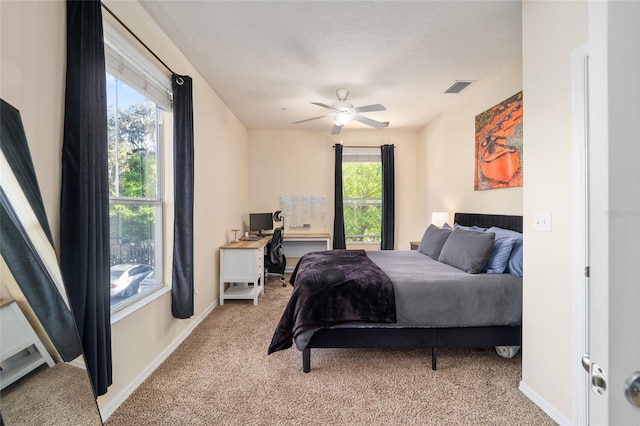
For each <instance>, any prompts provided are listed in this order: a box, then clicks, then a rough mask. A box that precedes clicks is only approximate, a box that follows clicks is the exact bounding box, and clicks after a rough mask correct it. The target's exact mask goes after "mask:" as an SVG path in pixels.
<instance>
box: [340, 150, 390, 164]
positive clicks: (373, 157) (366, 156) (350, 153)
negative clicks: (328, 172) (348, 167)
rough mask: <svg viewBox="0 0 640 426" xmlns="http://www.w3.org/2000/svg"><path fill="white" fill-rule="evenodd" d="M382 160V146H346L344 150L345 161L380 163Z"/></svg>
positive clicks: (343, 160)
mask: <svg viewBox="0 0 640 426" xmlns="http://www.w3.org/2000/svg"><path fill="white" fill-rule="evenodd" d="M381 161H382V155H381V151H380V148H369V147H367V148H364V147H363V148H356V147H344V148H343V150H342V162H343V163H379V162H381Z"/></svg>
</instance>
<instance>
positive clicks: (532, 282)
mask: <svg viewBox="0 0 640 426" xmlns="http://www.w3.org/2000/svg"><path fill="white" fill-rule="evenodd" d="M108 5H109V6H110V8H112V10H114V12H115V13H116V14H118V15H119V16H120V17H121V18H122V19H123V20H124V21H125V22H126V23H127V25H129V26H130V27H131V28H132V29H133V30H134V31H135V32H136V33H137V34H138V35H139V36H140V37H141V38H142V39H143V40H144V41H145V43H147V44H148V45H149V46H150V47H151V48H152V49H153V50H154V51H155V52H156V53H157V54H158V55H159V56H160V57H161V58H163V60H164V61H165V62H167V63H168V64H169V65H170V66H171V67H172V68H174V69H175V70H176V71H177V72H179V73H182V74H189V75H191V76H192V77H193V78H194V104H195V105H194V111H195V112H194V114H195V115H194V120H195V137H196V147H195V157H196V176H195V178H196V179H195V182H196V199H195V236H196V240H195V256H196V259H195V261H196V263H195V285H196V318H197V317H198V315H201V314H202V313H203V312H205V310H207V309H208V308H209V307H210V306H212V305H213V304H214V303H216V298H217V285H216V283H217V276H218V270H217V268H218V261H217V252H218V251H217V249H216V247H218V246H219V245H220V244H222V243H224V242H226V241H227V239H228V238H229V237H230V233H229V230H230V229H231V228H234V227H239V228H245V229H246V227H247V222H248V216H247V212H249V211H259V210H265V211H273V210H276V209H278V207H279V196H280V195H283V194H288V195H302V194H320V195H326V196H327V201H328V204H329V205H328V212H329V217H328V219H327V226H326V228H327V229H326V231H327V232H331V230H332V215H331V212H332V211H333V149H332V148H331V146H332V145H333V144H334V143H335V142H337V141H338V140H339V139H333V138H331V136H330V135H329V134H328V133H329V132H328V131H318V132H305V131H249V132H247V131H246V130H245V129H244V127H243V126H242V125H241V124H240V123H239V122H238V120H237V119H236V118H235V117H234V116H233V115H232V114H231V113H230V111H229V110H228V108H226V106H225V105H224V104H223V103H222V101H221V100H220V98H219V97H218V96H217V95H216V94H215V93H214V92H213V90H211V88H210V87H209V86H207V85H206V83H205V82H204V81H203V80H202V78H201V77H200V76H199V75H198V73H197V72H196V71H195V70H194V69H193V67H192V66H191V65H190V64H189V63H188V62H187V61H186V59H185V58H184V57H183V56H182V55H181V54H180V52H179V51H178V50H177V48H175V46H174V45H173V44H172V43H171V41H170V40H169V39H168V38H167V37H166V36H165V35H164V34H163V33H162V32H161V31H160V30H159V29H158V28H157V26H156V25H155V24H154V23H153V22H152V21H151V19H150V18H149V17H148V16H147V15H146V13H145V12H144V11H143V10H142V8H141V7H140V6H139V5H138V4H137V3H136V2H130V1H127V2H119V1H109V2H108ZM0 10H1V14H0V17H1V18H0V19H1V22H0V24H1V25H0V29H1V31H2V33H1V36H2V37H1V43H2V45H1V51H0V59H1V60H2V63H1V73H0V96H2V98H4V99H5V100H6V101H8V102H9V103H11V104H13V105H14V106H15V107H17V108H18V109H20V111H21V113H22V118H23V121H24V125H25V129H26V133H27V138H28V141H29V145H30V147H31V152H32V156H33V160H34V165H35V169H36V173H37V176H38V180H39V183H40V187H41V190H42V193H43V198H44V204H45V208H46V210H47V214H48V217H49V221H50V225H51V228H52V231H53V234H54V236H55V237H54V238H55V241H56V243H57V241H58V233H59V194H60V164H61V160H60V157H61V154H60V153H61V147H62V123H63V109H64V76H65V63H64V57H65V32H64V31H65V8H64V2H62V1H45V2H7V1H2V2H0ZM586 39H587V24H586V4H585V3H584V2H529V1H527V2H524V5H523V62H522V65H521V64H520V63H519V62H518V63H513V64H507V65H506V66H505V67H503V68H502V69H501V70H500V71H498V72H497V73H496V74H495V75H494V76H493V78H491V79H490V80H488V81H484V82H479V83H476V84H474V85H472V86H470V87H469V88H468V89H466V90H465V91H464V92H462V93H461V94H460V95H457V96H460V102H459V103H458V105H457V106H455V107H453V108H451V109H450V110H448V111H446V112H445V113H443V114H442V115H441V116H440V117H438V118H437V119H435V120H433V121H432V122H430V123H429V124H428V125H427V126H425V128H424V129H422V130H420V131H419V132H401V131H394V130H393V129H386V130H384V131H382V132H379V131H368V130H345V131H343V134H342V135H341V137H340V139H341V140H343V143H344V144H345V145H379V144H383V143H393V144H395V145H396V182H397V184H396V196H397V206H396V247H397V248H399V249H408V247H409V246H408V241H410V240H415V239H419V238H420V237H421V235H422V232H423V230H424V228H425V227H426V225H427V224H428V223H429V218H430V214H431V212H432V211H440V210H447V211H449V212H450V213H453V212H454V211H463V210H464V211H472V212H485V213H491V212H502V213H507V214H520V213H523V214H524V217H525V238H526V240H527V245H526V249H525V269H526V270H527V274H526V276H525V280H524V285H525V297H524V305H525V309H524V348H523V376H522V381H523V383H524V384H525V385H526V386H527V387H529V388H530V389H531V390H532V391H533V392H535V394H536V395H537V396H539V397H540V398H541V401H538V402H543V403H546V404H549V406H550V407H551V408H552V409H554V410H557V412H558V413H560V415H561V416H563V417H565V418H566V419H570V418H571V408H572V406H571V404H572V401H571V396H572V388H571V386H572V376H571V374H572V373H571V371H572V369H571V363H572V362H574V361H575V360H572V359H571V357H572V353H571V327H572V324H571V315H572V297H571V269H570V268H571V266H570V265H571V250H572V247H571V233H570V229H571V228H570V226H571V215H572V206H571V188H572V186H571V185H572V182H571V166H570V165H571V155H572V153H571V115H570V114H571V98H570V96H571V81H570V54H571V50H573V49H574V48H576V47H578V46H579V45H580V44H582V43H584V42H586ZM43 70H46V72H43ZM521 89H524V105H525V106H524V108H525V119H524V134H525V144H524V164H525V165H526V171H525V176H524V182H525V186H524V188H512V189H502V190H493V191H482V192H474V191H473V175H472V174H473V155H474V152H473V149H474V148H473V140H474V137H473V133H474V129H473V125H474V117H475V115H477V114H478V113H480V112H482V111H484V110H485V109H487V108H489V107H491V106H493V105H495V104H496V103H498V102H500V101H502V100H504V99H505V98H507V97H509V96H511V95H513V94H514V93H516V92H518V91H519V90H521ZM169 177H170V176H169ZM167 189H168V190H169V192H171V191H170V189H171V188H167ZM537 211H550V212H551V214H552V232H551V233H540V232H535V231H533V230H532V229H531V226H530V224H531V222H532V215H533V213H534V212H537ZM169 216H170V215H169ZM166 219H167V222H168V223H167V227H168V228H169V227H170V225H171V224H170V223H169V218H166ZM314 231H324V230H322V229H316V230H314ZM167 239H168V240H170V235H168V236H167ZM196 318H194V319H191V320H175V319H173V318H172V316H171V313H170V296H169V295H168V294H166V295H164V296H162V297H161V298H159V299H157V300H156V301H154V302H153V303H151V304H149V305H147V306H146V307H144V308H143V309H141V310H139V311H138V312H136V313H134V314H132V315H130V316H129V317H126V318H125V319H123V320H122V321H120V322H118V323H117V324H115V325H114V327H113V361H114V385H113V386H112V387H111V388H110V389H109V392H108V393H107V395H105V396H104V397H101V398H100V405H101V407H103V408H104V407H111V408H113V407H114V404H117V403H118V402H119V400H118V399H119V398H121V397H122V396H126V394H127V392H130V391H132V390H133V389H132V386H135V384H136V382H137V381H138V380H140V378H141V377H143V376H144V374H145V373H146V372H148V368H150V366H152V365H153V364H154V362H157V361H158V359H159V358H161V357H162V356H163V355H164V354H165V353H166V351H167V350H169V348H170V347H171V346H172V345H173V344H175V343H176V341H177V340H178V339H179V338H180V336H181V334H183V333H184V332H185V331H186V330H187V329H188V327H189V326H190V325H191V324H193V322H194V320H195V319H196ZM550 378H552V379H553V380H552V383H553V385H552V386H550V385H549V383H551V382H550Z"/></svg>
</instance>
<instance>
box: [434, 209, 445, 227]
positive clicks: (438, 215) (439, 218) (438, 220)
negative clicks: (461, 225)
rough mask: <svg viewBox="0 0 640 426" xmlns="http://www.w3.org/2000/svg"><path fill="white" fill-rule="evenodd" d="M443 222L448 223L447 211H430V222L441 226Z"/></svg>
mask: <svg viewBox="0 0 640 426" xmlns="http://www.w3.org/2000/svg"><path fill="white" fill-rule="evenodd" d="M445 223H449V213H448V212H433V213H431V224H433V225H435V226H439V227H442V225H444V224H445Z"/></svg>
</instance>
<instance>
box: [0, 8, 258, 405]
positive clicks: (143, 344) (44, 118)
mask: <svg viewBox="0 0 640 426" xmlns="http://www.w3.org/2000/svg"><path fill="white" fill-rule="evenodd" d="M107 4H108V5H109V7H110V9H112V10H113V11H114V12H115V13H116V14H117V15H118V16H119V17H120V18H121V19H122V20H123V21H124V22H125V23H126V24H127V25H128V26H129V27H130V28H131V29H132V30H133V31H134V32H135V33H136V34H137V35H138V36H139V37H140V38H141V39H142V40H144V42H145V43H146V44H147V45H148V46H149V47H150V48H151V49H152V50H153V51H154V52H156V54H157V55H158V56H159V57H160V58H162V59H163V61H164V62H166V63H167V64H168V65H169V66H170V67H171V68H172V69H173V70H174V71H176V72H178V73H180V74H187V75H190V76H191V77H193V95H194V96H193V98H194V126H195V129H194V131H195V214H194V234H195V241H194V254H195V259H194V260H195V264H194V265H195V266H194V273H195V316H194V317H193V318H191V319H189V320H177V319H174V318H173V317H172V315H171V296H170V293H166V294H164V295H162V296H161V297H160V298H158V299H156V300H154V301H153V302H152V303H150V304H148V305H146V306H144V307H143V308H142V309H140V310H138V311H136V312H135V313H133V314H131V315H129V316H127V317H125V318H124V319H122V320H120V321H119V322H117V323H116V324H114V325H113V327H112V348H113V381H114V383H113V385H112V386H111V387H110V388H109V391H108V393H107V394H106V395H104V396H102V397H100V398H99V404H100V407H101V409H103V410H106V411H109V410H113V409H114V408H115V407H116V406H117V404H118V403H119V402H121V400H122V398H124V397H126V396H127V395H128V393H129V392H131V391H133V389H134V388H135V386H137V384H138V382H139V381H140V380H141V379H142V378H144V376H145V374H147V373H149V369H150V368H152V367H153V366H154V363H157V362H158V361H159V360H161V359H162V358H163V357H164V356H166V355H167V354H168V351H169V350H171V348H172V346H173V345H175V344H176V343H177V342H178V341H179V339H180V338H181V337H183V335H184V333H186V332H188V330H189V328H190V327H191V326H192V325H193V324H194V323H195V321H197V320H199V319H201V318H200V317H201V316H202V315H203V314H204V313H206V312H207V311H208V310H209V309H211V307H212V306H213V305H214V304H216V303H217V296H218V286H217V277H218V260H217V259H218V250H217V247H218V246H219V245H221V244H223V243H226V242H227V239H228V237H229V232H228V230H229V229H231V228H234V227H238V226H241V225H242V218H243V215H244V214H245V213H246V212H247V210H248V204H247V203H248V202H247V200H248V192H247V188H248V169H247V158H248V146H247V132H246V129H245V128H244V127H243V126H242V125H241V124H240V122H239V121H238V120H237V118H236V117H235V116H234V115H233V114H232V113H231V112H230V111H229V109H228V108H227V107H226V106H225V105H224V104H223V102H222V101H221V99H220V98H219V97H218V96H217V95H216V94H215V93H214V92H213V90H212V89H211V88H210V87H209V86H208V85H207V84H206V83H205V82H204V80H203V79H202V77H201V76H200V75H199V74H198V73H197V72H196V71H195V69H194V68H193V67H192V66H191V64H189V62H188V61H187V60H186V59H185V58H184V57H183V56H182V54H181V53H180V52H179V51H178V49H177V48H176V47H175V46H174V45H173V44H172V43H171V41H170V40H169V39H168V38H167V37H166V35H164V34H163V33H162V32H161V31H160V30H159V28H158V27H157V26H156V24H155V23H154V22H153V21H152V20H151V19H150V17H149V16H148V15H147V14H146V12H145V11H144V10H143V9H142V7H141V6H140V5H139V4H138V3H137V2H132V1H126V2H122V1H109V2H107ZM0 7H1V9H0V10H1V26H0V28H1V31H2V33H1V40H2V45H1V52H0V54H1V60H2V68H1V76H0V78H1V80H0V96H2V98H3V99H5V100H6V101H7V102H9V103H10V104H12V105H14V106H15V107H16V108H18V109H19V110H20V112H21V114H22V119H23V122H24V126H25V131H26V134H27V139H28V141H29V147H30V149H31V153H32V156H33V161H34V166H35V170H36V174H37V177H38V182H39V184H40V188H41V191H42V194H43V198H44V204H45V208H46V211H47V215H48V218H49V223H50V225H51V228H52V232H53V234H54V235H55V241H56V245H57V242H58V241H59V238H58V234H59V229H60V228H59V220H60V214H59V209H60V201H59V197H60V179H61V152H62V133H63V112H64V87H65V67H66V64H65V54H66V48H65V45H66V41H65V28H66V17H65V2H63V1H43V2H7V1H2V2H0ZM105 15H106V14H105ZM170 151H171V149H170V147H169V150H168V151H167V152H168V153H169V152H170ZM166 177H167V182H168V184H167V185H165V189H166V191H167V192H168V194H169V195H171V194H172V192H173V188H172V184H171V183H170V182H171V178H172V176H171V174H168V175H167V176H166ZM166 208H167V212H168V214H167V215H166V216H165V230H166V234H165V245H166V246H167V247H168V250H167V251H166V265H168V266H167V268H166V271H165V277H166V279H170V277H171V274H170V266H169V265H170V264H171V241H172V235H171V231H170V230H171V229H172V225H173V224H172V214H171V211H172V208H173V206H172V203H171V201H168V202H167V204H166Z"/></svg>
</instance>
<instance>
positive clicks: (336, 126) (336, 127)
mask: <svg viewBox="0 0 640 426" xmlns="http://www.w3.org/2000/svg"><path fill="white" fill-rule="evenodd" d="M340 130H342V126H338V125H337V124H334V125H333V130H331V134H332V135H338V134H340Z"/></svg>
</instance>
